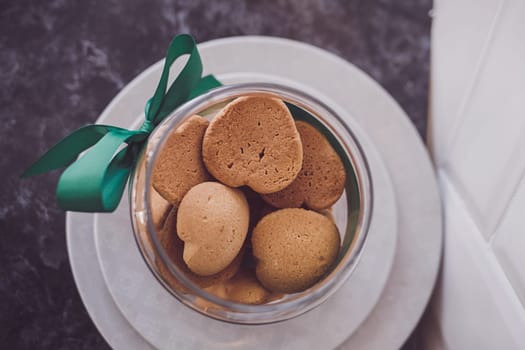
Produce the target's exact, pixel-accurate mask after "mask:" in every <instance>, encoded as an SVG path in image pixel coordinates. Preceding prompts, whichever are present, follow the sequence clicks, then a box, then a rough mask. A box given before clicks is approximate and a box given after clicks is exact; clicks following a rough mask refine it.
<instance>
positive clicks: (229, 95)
mask: <svg viewBox="0 0 525 350" xmlns="http://www.w3.org/2000/svg"><path fill="white" fill-rule="evenodd" d="M249 95H265V96H271V97H277V98H280V99H282V100H283V101H284V102H286V103H287V104H288V106H289V107H290V110H291V111H292V114H293V115H294V118H296V119H303V120H306V121H307V122H308V123H310V124H311V125H313V126H315V127H316V128H317V129H318V130H320V131H321V132H323V134H324V135H325V137H326V138H327V140H328V141H329V142H330V143H331V145H332V146H333V147H334V149H335V150H336V151H337V152H338V154H339V156H340V157H341V159H342V160H343V163H344V165H345V168H346V186H345V190H344V193H343V195H342V196H341V198H340V199H339V200H338V201H337V202H336V203H335V204H334V206H333V207H332V208H333V213H332V216H333V218H334V221H335V223H336V225H337V227H338V230H339V233H340V235H341V249H340V252H339V255H338V257H337V259H336V262H335V263H334V264H333V266H332V268H331V269H330V271H329V272H328V273H327V274H326V275H325V276H324V277H323V278H322V279H321V280H320V281H319V282H317V283H316V284H315V285H313V286H312V287H310V288H308V289H307V290H305V291H302V292H299V293H294V294H286V295H283V296H281V297H279V298H276V300H273V301H271V302H268V303H266V304H262V305H248V304H241V303H237V302H232V301H230V300H226V299H223V298H221V297H219V296H217V295H215V294H212V293H210V292H209V291H207V290H205V289H203V288H200V287H199V286H198V285H197V284H195V283H194V282H192V281H191V280H190V279H189V278H188V277H187V276H186V275H185V274H184V273H183V271H181V269H180V268H179V267H178V266H177V265H176V264H174V263H173V262H172V261H171V259H170V258H169V257H168V255H167V253H166V251H165V249H164V248H163V246H162V244H161V242H160V240H159V236H158V232H157V230H156V228H155V226H154V223H153V220H152V208H151V200H150V198H151V195H152V187H151V178H152V169H153V164H155V160H156V158H157V155H158V154H159V150H160V149H161V148H162V146H163V143H164V142H165V141H166V139H167V136H168V134H169V133H170V131H171V130H174V129H176V128H177V127H178V126H179V125H180V124H181V123H183V122H184V121H185V120H186V119H187V118H189V117H190V116H192V115H194V114H199V115H201V116H203V117H205V118H208V119H210V120H211V118H213V116H214V115H215V114H216V113H217V112H218V111H219V110H220V109H221V108H222V107H223V106H224V105H225V104H227V103H228V102H230V101H231V100H233V99H235V98H237V97H240V96H249ZM297 107H299V108H297ZM306 112H307V113H306ZM129 193H130V203H131V205H130V208H131V212H130V214H131V220H132V225H133V230H134V236H135V239H136V241H137V244H138V248H139V250H140V252H141V254H142V256H143V258H144V261H145V263H146V264H147V266H148V267H149V269H150V270H151V272H152V273H153V274H154V276H155V277H156V278H157V280H158V281H159V283H161V284H162V285H163V286H164V287H165V288H166V290H167V291H168V292H170V293H171V294H172V295H173V296H174V297H175V298H177V299H178V300H179V301H180V302H182V303H183V304H185V305H187V306H189V307H190V308H192V309H194V310H196V311H198V312H200V313H202V314H204V315H206V316H209V317H212V318H215V319H219V320H223V321H227V322H231V323H239V324H264V323H271V322H277V321H283V320H286V319H289V318H292V317H296V316H298V315H301V314H302V313H304V312H306V311H308V310H311V309H312V308H314V307H316V306H318V305H319V304H321V303H322V302H323V301H325V300H326V299H327V298H328V297H329V296H330V295H332V294H333V293H334V292H335V291H336V290H337V289H338V288H339V287H340V286H341V285H342V284H343V283H344V282H345V281H346V280H347V279H348V277H349V276H350V275H351V274H352V273H353V271H354V270H355V267H356V265H357V263H358V261H359V258H360V256H361V254H362V251H363V247H364V244H365V242H366V237H367V233H368V228H369V222H370V217H371V214H372V213H371V210H372V205H371V200H372V187H371V180H370V173H369V167H368V165H367V161H366V158H365V156H364V154H363V152H362V149H361V147H360V145H359V142H358V140H356V138H355V137H354V134H353V133H352V130H351V129H350V128H349V127H348V125H347V123H345V120H343V119H342V118H340V117H339V116H338V115H337V114H336V113H334V111H333V110H331V109H330V108H329V107H328V106H327V105H325V104H324V103H322V102H321V101H319V100H318V99H316V98H315V97H313V96H309V95H307V94H305V93H303V92H301V91H298V90H296V89H293V88H289V87H285V86H280V85H276V84H269V83H250V84H237V85H229V86H224V87H220V88H217V89H214V90H212V91H211V92H208V93H206V94H204V95H201V96H199V97H196V98H194V99H192V100H190V101H188V102H187V103H185V104H184V105H182V106H180V107H179V108H178V109H177V110H175V111H174V112H173V113H172V114H171V115H170V116H168V117H167V118H166V119H165V120H164V121H163V122H162V123H161V124H160V125H158V126H157V128H156V129H155V130H154V131H153V133H152V134H151V136H150V138H149V140H148V143H147V146H146V147H145V150H144V152H143V153H142V155H141V156H140V158H139V161H138V164H137V167H136V170H135V172H134V174H133V176H132V180H131V182H130V191H129ZM161 267H162V268H161ZM173 281H176V283H173Z"/></svg>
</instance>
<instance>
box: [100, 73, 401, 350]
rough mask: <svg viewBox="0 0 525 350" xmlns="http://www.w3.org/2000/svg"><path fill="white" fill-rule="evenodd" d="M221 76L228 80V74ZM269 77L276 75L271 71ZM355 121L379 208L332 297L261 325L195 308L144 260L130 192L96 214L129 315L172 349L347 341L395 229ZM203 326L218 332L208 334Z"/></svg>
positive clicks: (375, 292)
mask: <svg viewBox="0 0 525 350" xmlns="http://www.w3.org/2000/svg"><path fill="white" fill-rule="evenodd" d="M161 68H162V67H161V66H160V65H159V67H158V70H156V71H155V74H157V73H158V74H159V75H160V70H161ZM218 78H220V80H222V81H226V80H227V79H225V78H224V77H223V76H222V75H218ZM265 78H266V79H265V80H274V81H275V79H273V78H272V77H270V76H266V77H265ZM137 86H140V84H139V85H137ZM351 124H352V123H351V122H350V125H351ZM351 129H353V131H354V133H356V135H357V138H358V139H359V141H360V142H361V143H362V146H363V148H364V151H365V152H366V154H367V158H368V160H369V165H370V168H371V173H372V185H373V189H374V192H375V196H374V203H373V209H372V210H373V212H374V215H373V218H372V220H371V223H370V231H369V237H368V239H367V242H366V246H365V248H364V251H363V255H362V257H361V260H360V262H359V264H358V266H357V267H356V270H355V271H354V273H353V274H352V276H350V278H349V279H348V281H347V282H346V283H345V284H344V285H343V286H342V287H341V289H340V290H339V291H338V292H337V293H336V294H334V295H333V296H332V297H330V299H329V300H328V301H327V302H325V303H323V304H322V305H320V306H319V307H318V308H316V309H315V310H312V311H310V312H309V313H307V314H305V315H302V316H299V317H296V318H294V319H292V320H288V321H285V322H281V323H277V324H270V325H260V326H256V327H253V326H248V327H246V326H244V327H242V326H238V325H232V324H228V323H225V322H220V321H216V320H212V319H210V318H208V317H205V316H202V315H200V314H198V313H196V312H195V311H193V310H190V309H189V308H187V307H186V306H184V305H182V304H181V303H180V302H179V301H177V300H176V299H175V298H174V297H173V296H172V295H171V294H169V293H168V292H167V291H166V290H165V289H164V287H163V286H162V285H161V284H160V283H159V282H158V280H157V279H156V278H155V277H154V276H153V275H152V273H151V271H150V270H149V269H148V267H147V266H146V265H145V263H144V259H143V258H142V256H141V255H140V253H139V250H138V248H137V245H136V243H135V240H134V239H133V234H132V228H131V224H130V218H129V203H128V201H127V198H126V200H123V201H122V203H121V205H120V206H119V208H118V209H117V210H116V211H115V212H114V213H113V214H112V215H111V217H108V216H107V215H101V214H96V215H95V246H96V249H97V253H98V258H99V259H98V260H99V262H100V266H101V269H102V274H103V275H104V280H105V281H106V285H107V286H108V289H109V291H110V293H111V295H112V296H113V300H114V301H115V303H116V304H117V306H118V307H119V309H120V310H121V311H122V314H123V315H124V317H126V319H127V320H128V321H129V322H130V324H131V325H132V326H133V327H134V328H135V329H136V330H137V331H138V332H139V333H140V334H141V335H143V336H144V338H145V339H146V340H148V341H149V342H150V343H151V344H152V345H154V346H155V347H156V348H158V349H172V348H173V346H174V344H175V343H174V340H175V339H176V340H177V342H176V344H177V346H176V348H177V349H180V348H184V349H185V348H197V349H268V348H271V349H307V348H310V349H321V348H322V349H331V348H335V347H337V346H338V345H340V344H342V343H343V342H344V341H345V339H347V338H348V337H349V336H350V335H351V334H352V333H353V332H354V331H355V329H356V328H357V327H358V326H359V325H360V324H361V323H362V322H363V321H364V319H365V318H366V316H367V315H368V314H369V313H370V311H371V310H372V308H373V307H374V305H375V304H376V302H377V300H378V299H379V296H380V294H381V292H382V290H383V287H384V285H385V283H386V280H387V278H388V274H389V272H390V268H391V266H392V261H393V258H394V254H395V245H396V237H397V234H396V230H397V212H396V209H395V199H394V194H393V189H392V184H391V182H390V179H389V177H388V173H387V171H386V169H385V167H384V166H383V162H382V160H381V159H380V157H379V155H378V153H377V152H376V151H375V150H374V149H373V148H372V146H371V144H370V143H369V142H367V141H366V140H364V135H362V132H360V131H359V128H358V127H351ZM335 214H336V215H337V213H335ZM319 320H322V323H323V328H322V329H319ZM203 329H206V330H210V329H212V330H213V332H211V331H207V332H206V334H205V336H203V333H202V330H203ZM254 330H256V331H255V332H254ZM298 334H302V335H301V336H300V337H298V336H297V335H298Z"/></svg>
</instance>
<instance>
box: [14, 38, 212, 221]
mask: <svg viewBox="0 0 525 350" xmlns="http://www.w3.org/2000/svg"><path fill="white" fill-rule="evenodd" d="M184 55H189V57H188V59H187V61H186V63H185V64H184V66H183V68H182V69H181V71H180V73H179V74H178V75H177V77H176V78H175V80H174V81H173V83H172V84H171V86H170V87H169V88H168V80H169V74H170V68H171V66H172V64H173V63H174V62H175V61H176V60H177V59H178V58H180V57H181V56H184ZM220 85H221V83H220V82H219V81H218V80H217V79H215V78H214V77H213V76H211V75H209V76H206V77H202V62H201V58H200V55H199V52H198V50H197V45H196V43H195V40H194V39H193V38H192V37H191V36H190V35H187V34H183V35H179V36H177V37H175V38H174V39H173V40H172V41H171V43H170V45H169V47H168V52H167V54H166V60H165V62H164V67H163V69H162V74H161V77H160V80H159V83H158V85H157V88H156V89H155V93H154V94H153V97H152V98H150V99H149V100H148V101H147V102H146V105H145V110H144V113H145V120H144V122H143V124H142V125H141V127H140V128H139V129H138V130H127V129H123V128H118V127H115V126H109V125H96V124H95V125H88V126H85V127H82V128H80V129H78V130H76V131H74V132H73V133H71V134H70V135H69V136H67V137H65V138H64V139H63V140H62V141H60V142H59V143H57V144H56V145H55V146H53V147H52V148H51V149H50V150H49V151H48V152H46V153H45V154H44V155H43V156H42V157H41V158H40V159H38V160H37V161H36V162H35V163H33V164H32V165H31V166H30V167H29V168H28V169H27V170H26V171H25V172H24V173H23V174H22V177H29V176H33V175H36V174H41V173H45V172H48V171H51V170H53V169H57V168H61V167H66V166H67V168H66V169H65V170H64V172H63V173H62V175H61V176H60V179H59V181H58V185H57V200H58V204H59V205H60V207H62V208H63V209H65V210H74V211H82V212H111V211H113V210H115V208H116V207H117V206H118V204H119V202H120V199H121V197H122V194H123V192H124V189H125V185H126V182H127V181H128V178H129V174H130V173H131V170H132V169H133V167H134V166H135V164H136V160H137V157H138V155H139V153H140V150H141V149H142V147H144V144H145V141H146V140H147V138H148V136H149V134H150V133H151V132H152V131H153V129H154V128H155V127H156V126H157V125H158V124H159V123H160V122H161V121H162V120H163V119H164V118H165V117H166V116H167V115H168V114H170V113H171V112H173V110H175V109H176V108H177V107H179V106H180V105H181V104H182V103H184V102H186V101H188V100H189V99H192V98H194V97H196V96H198V95H201V94H203V93H205V92H207V91H209V90H211V89H213V88H215V87H217V86H220ZM82 152H85V153H84V154H82V155H81V156H80V157H79V155H80V154H81V153H82ZM77 158H78V159H77ZM75 159H76V160H75Z"/></svg>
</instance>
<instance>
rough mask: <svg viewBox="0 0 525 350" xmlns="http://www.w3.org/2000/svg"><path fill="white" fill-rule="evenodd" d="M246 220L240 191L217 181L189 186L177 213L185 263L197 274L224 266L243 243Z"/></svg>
mask: <svg viewBox="0 0 525 350" xmlns="http://www.w3.org/2000/svg"><path fill="white" fill-rule="evenodd" d="M249 220H250V210H249V207H248V202H247V201H246V198H245V197H244V194H243V193H242V191H240V190H238V189H233V188H230V187H228V186H225V185H223V184H221V183H218V182H203V183H200V184H198V185H197V186H194V187H192V188H191V189H190V190H189V191H188V193H186V195H185V196H184V198H183V199H182V201H181V203H180V207H179V210H178V213H177V234H178V235H179V238H180V239H182V240H183V241H184V256H183V257H184V261H185V262H186V265H188V267H189V268H190V270H191V271H193V272H194V273H196V274H198V275H201V276H209V275H213V274H215V273H217V272H219V271H221V270H222V269H224V268H225V267H226V266H228V265H229V264H230V263H231V262H232V260H233V259H234V258H235V257H236V256H237V255H238V253H239V251H240V249H241V247H242V246H243V244H244V240H245V238H246V234H247V233H248V224H249Z"/></svg>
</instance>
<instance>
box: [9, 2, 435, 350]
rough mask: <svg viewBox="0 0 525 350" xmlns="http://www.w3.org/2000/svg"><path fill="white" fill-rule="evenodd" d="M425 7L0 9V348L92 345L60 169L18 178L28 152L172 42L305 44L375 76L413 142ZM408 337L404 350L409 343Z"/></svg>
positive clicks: (420, 110)
mask: <svg viewBox="0 0 525 350" xmlns="http://www.w3.org/2000/svg"><path fill="white" fill-rule="evenodd" d="M430 8H431V1H430V0H413V1H409V0H402V1H401V0H351V1H347V0H339V1H329V0H326V1H323V0H317V1H316V0H305V1H299V0H298V1H284V0H283V1H236V2H233V1H229V2H228V1H204V0H202V1H195V0H188V1H173V0H164V1H163V0H149V1H138V0H132V1H130V0H111V1H110V0H105V1H102V0H101V1H80V0H74V1H66V0H54V1H28V0H2V1H1V2H0V106H1V107H0V118H1V120H0V147H1V148H0V149H1V150H2V156H1V157H0V170H1V174H2V176H1V182H2V184H1V188H2V190H1V191H0V344H1V345H0V347H1V348H4V349H103V348H108V345H107V344H106V343H105V341H104V340H103V339H102V337H101V336H100V335H99V333H98V332H97V330H96V329H95V327H94V325H93V324H92V322H91V320H90V319H89V317H88V315H87V313H86V311H85V309H84V306H83V305H82V302H81V301H80V298H79V295H78V292H77V290H76V288H75V284H74V281H73V278H72V275H71V270H70V266H69V263H68V258H67V251H66V242H65V234H64V230H65V227H64V213H63V212H62V211H60V210H59V209H58V208H57V206H56V204H55V199H54V186H55V184H56V181H57V178H58V173H56V172H55V173H53V174H51V175H46V176H41V177H38V178H33V179H29V180H25V181H23V182H22V181H20V180H19V179H18V175H19V174H20V173H21V172H22V170H23V169H24V167H26V166H28V165H29V164H30V163H31V161H33V160H35V158H36V157H37V155H38V154H40V153H42V152H43V151H44V150H46V149H47V148H49V147H50V146H51V145H52V144H54V143H55V142H56V141H57V140H59V139H60V138H62V137H64V136H65V135H67V134H68V133H69V132H71V131H73V130H74V129H75V128H77V127H78V126H80V125H83V124H86V123H90V122H93V121H94V120H95V119H96V118H97V117H98V115H99V113H100V112H101V111H102V109H103V108H104V106H105V105H106V104H107V103H108V102H109V101H110V100H111V99H112V97H113V96H114V95H115V94H116V93H117V92H118V91H119V90H120V89H121V88H122V87H123V86H124V85H125V84H126V83H127V82H129V81H130V80H131V79H133V77H135V76H136V75H137V74H138V73H139V72H141V71H142V70H143V69H145V68H146V67H148V66H149V65H150V64H152V63H153V62H155V61H157V60H158V59H160V58H161V57H162V56H163V54H164V52H165V49H166V46H167V44H168V42H169V41H170V39H171V38H172V37H173V36H174V35H175V34H177V33H181V32H190V33H192V34H193V35H194V36H195V37H196V39H197V40H198V41H206V40H210V39H214V38H219V37H225V36H233V35H244V34H259V35H272V36H281V37H287V38H292V39H295V40H301V41H305V42H308V43H311V44H314V45H317V46H320V47H322V48H324V49H326V50H329V51H331V52H334V53H336V54H337V55H340V56H341V57H344V58H345V59H347V60H349V61H351V62H353V63H354V64H356V65H357V66H359V67H360V68H362V69H363V70H364V71H365V72H367V73H368V74H370V75H371V76H372V77H374V78H375V79H377V80H378V81H379V82H380V83H381V85H382V86H384V87H385V88H386V89H387V90H388V91H389V92H390V93H391V94H392V95H393V96H394V97H395V98H396V100H397V101H398V102H399V103H400V104H401V106H402V107H403V108H404V109H405V110H406V111H407V113H408V115H409V116H410V118H411V119H412V121H413V122H414V124H415V126H416V127H417V129H418V130H419V132H420V134H421V135H423V133H424V130H425V124H426V111H427V93H428V87H427V86H428V69H429V46H430V38H429V36H430V18H429V17H428V11H429V10H430ZM417 338H418V337H417V333H416V335H413V336H412V337H411V339H410V340H409V341H408V343H407V344H406V345H405V348H406V349H412V348H414V349H416V348H418V339H417Z"/></svg>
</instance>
